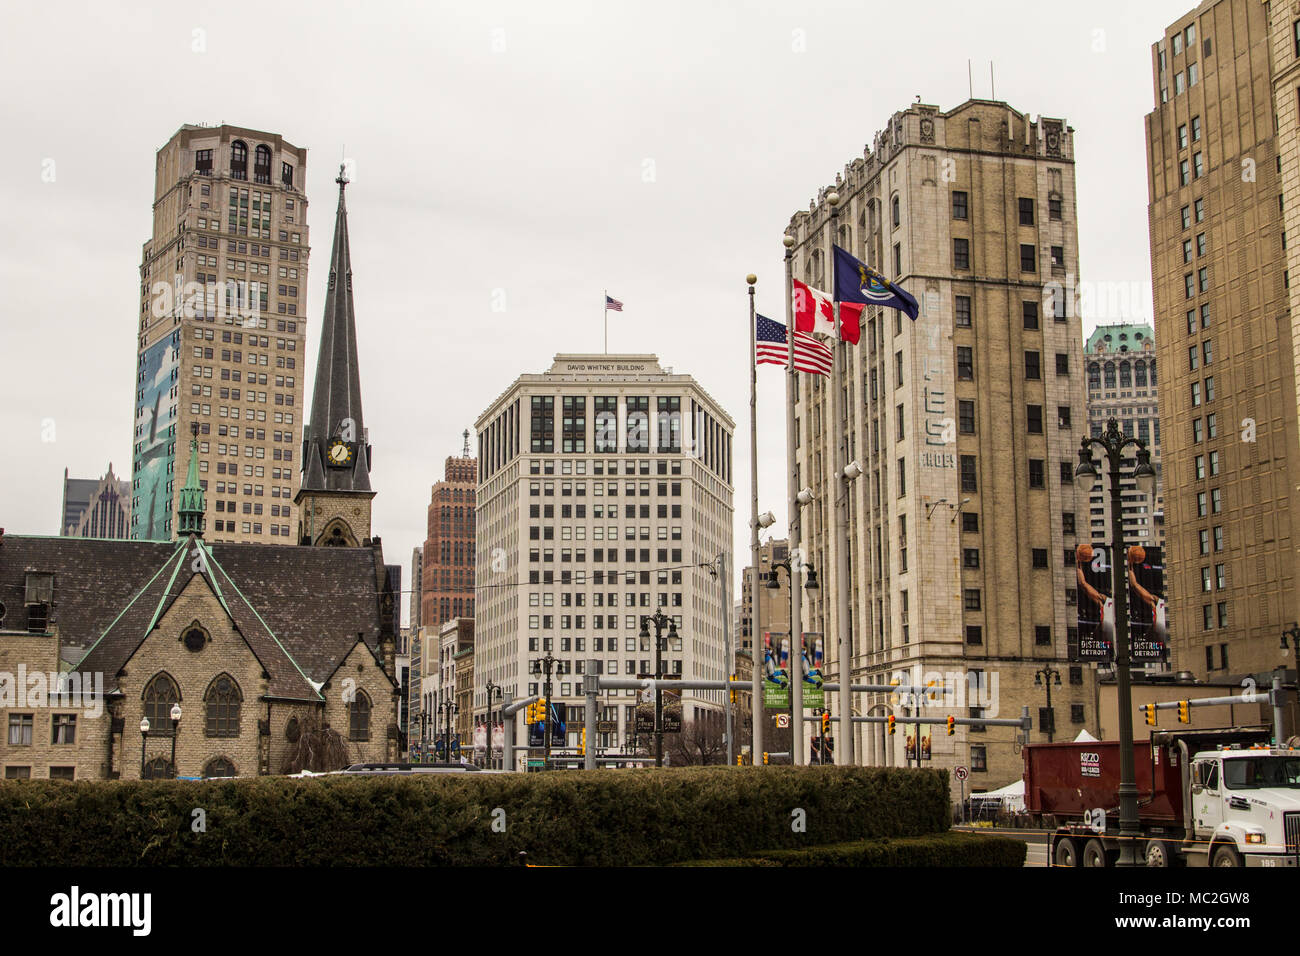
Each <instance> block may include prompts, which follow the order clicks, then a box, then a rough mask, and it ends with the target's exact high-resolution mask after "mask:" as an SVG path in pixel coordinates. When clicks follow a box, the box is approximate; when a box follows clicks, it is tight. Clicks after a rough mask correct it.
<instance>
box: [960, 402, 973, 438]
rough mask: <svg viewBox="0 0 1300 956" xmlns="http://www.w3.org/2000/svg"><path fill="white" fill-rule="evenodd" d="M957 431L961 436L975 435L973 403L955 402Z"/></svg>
mask: <svg viewBox="0 0 1300 956" xmlns="http://www.w3.org/2000/svg"><path fill="white" fill-rule="evenodd" d="M957 423H958V426H957V427H958V431H960V432H961V433H962V434H963V435H974V434H975V402H974V401H968V400H966V399H959V400H958V402H957Z"/></svg>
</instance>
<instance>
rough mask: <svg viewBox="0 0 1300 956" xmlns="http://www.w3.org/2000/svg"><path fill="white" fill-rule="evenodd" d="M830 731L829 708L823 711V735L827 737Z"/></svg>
mask: <svg viewBox="0 0 1300 956" xmlns="http://www.w3.org/2000/svg"><path fill="white" fill-rule="evenodd" d="M830 732H831V712H830V711H829V710H823V711H822V736H823V737H825V736H826V735H827V734H829V733H830Z"/></svg>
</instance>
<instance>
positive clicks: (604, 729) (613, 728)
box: [596, 720, 618, 734]
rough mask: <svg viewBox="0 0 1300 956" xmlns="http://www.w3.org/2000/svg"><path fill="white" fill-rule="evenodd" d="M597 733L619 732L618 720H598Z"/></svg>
mask: <svg viewBox="0 0 1300 956" xmlns="http://www.w3.org/2000/svg"><path fill="white" fill-rule="evenodd" d="M596 733H598V734H616V733H618V721H617V720H598V721H596Z"/></svg>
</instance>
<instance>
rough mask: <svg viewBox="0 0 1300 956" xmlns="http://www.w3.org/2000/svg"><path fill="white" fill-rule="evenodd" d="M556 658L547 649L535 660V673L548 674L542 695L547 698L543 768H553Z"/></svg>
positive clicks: (544, 719)
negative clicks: (552, 686) (553, 709)
mask: <svg viewBox="0 0 1300 956" xmlns="http://www.w3.org/2000/svg"><path fill="white" fill-rule="evenodd" d="M555 663H556V658H554V657H552V656H551V652H550V651H547V652H546V656H545V657H538V658H536V659H535V660H534V661H533V673H534V674H536V673H538V672H539V671H540V672H542V673H544V674H545V675H546V681H545V683H544V684H543V687H542V696H543V697H544V698H545V699H546V712H545V714H544V716H543V718H542V770H550V769H551V706H552V704H551V671H552V670H553V669H554V668H555Z"/></svg>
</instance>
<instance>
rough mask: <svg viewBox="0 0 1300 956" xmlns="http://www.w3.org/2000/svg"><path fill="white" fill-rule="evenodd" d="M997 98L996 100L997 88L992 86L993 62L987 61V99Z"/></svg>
mask: <svg viewBox="0 0 1300 956" xmlns="http://www.w3.org/2000/svg"><path fill="white" fill-rule="evenodd" d="M997 98H998V91H997V88H996V87H995V86H994V85H993V61H992V60H989V99H991V100H996V99H997Z"/></svg>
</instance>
